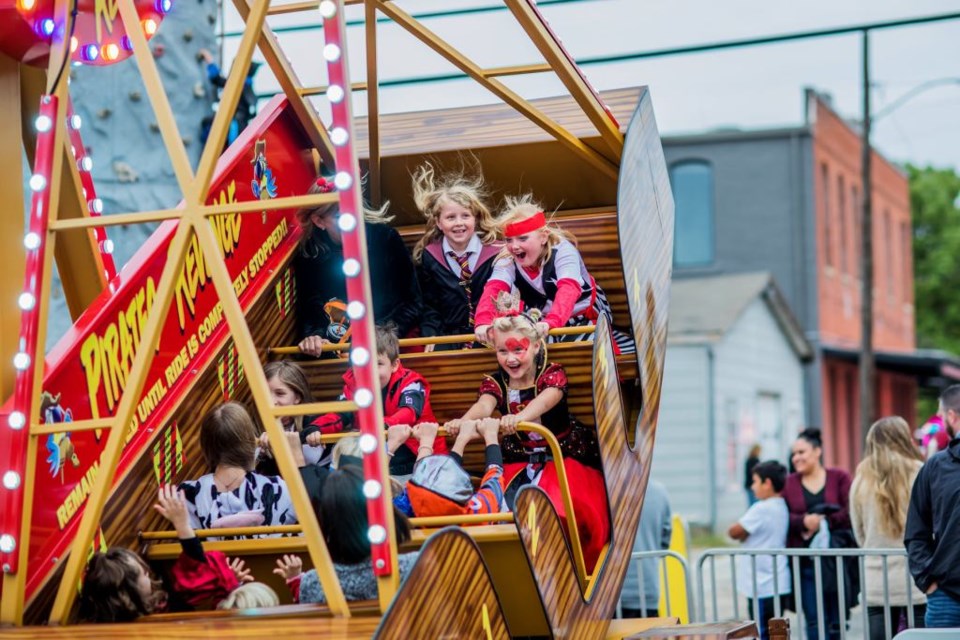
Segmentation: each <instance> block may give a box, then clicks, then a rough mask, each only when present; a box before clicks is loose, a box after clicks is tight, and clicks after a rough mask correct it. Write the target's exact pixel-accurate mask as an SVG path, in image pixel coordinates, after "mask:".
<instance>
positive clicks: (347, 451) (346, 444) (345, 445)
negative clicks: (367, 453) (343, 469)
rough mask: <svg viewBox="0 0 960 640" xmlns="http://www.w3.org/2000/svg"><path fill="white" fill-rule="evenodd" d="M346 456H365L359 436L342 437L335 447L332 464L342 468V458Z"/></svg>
mask: <svg viewBox="0 0 960 640" xmlns="http://www.w3.org/2000/svg"><path fill="white" fill-rule="evenodd" d="M344 456H347V457H351V458H361V459H362V458H363V451H361V450H360V438H358V437H357V436H347V437H346V438H341V439H340V441H338V442H337V444H335V445H334V447H333V453H332V454H331V462H330V466H332V467H333V468H334V469H339V468H340V459H341V458H343V457H344Z"/></svg>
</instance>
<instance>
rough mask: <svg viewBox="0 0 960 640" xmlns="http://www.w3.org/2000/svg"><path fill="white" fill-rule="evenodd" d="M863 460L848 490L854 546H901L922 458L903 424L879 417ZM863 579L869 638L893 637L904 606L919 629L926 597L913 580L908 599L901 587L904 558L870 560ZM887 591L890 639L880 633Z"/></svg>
mask: <svg viewBox="0 0 960 640" xmlns="http://www.w3.org/2000/svg"><path fill="white" fill-rule="evenodd" d="M864 454H865V455H864V458H863V460H862V461H861V462H860V464H859V465H857V474H856V477H855V478H854V480H853V484H852V485H851V487H850V522H851V524H852V525H853V533H854V535H855V536H856V538H857V544H859V545H860V546H861V547H863V548H865V549H891V548H898V547H899V548H902V547H903V530H904V526H905V525H906V522H907V506H908V505H909V504H910V492H911V490H912V489H913V482H914V480H916V478H917V473H919V471H920V467H921V466H923V458H922V456H921V455H920V452H919V451H918V450H917V447H916V445H915V444H914V442H913V435H912V434H911V431H910V427H909V426H908V425H907V422H906V420H904V419H903V418H901V417H899V416H891V417H887V418H881V419H880V420H878V421H876V422H875V423H873V426H871V427H870V431H868V432H867V440H866V446H865V448H864ZM864 562H865V563H866V564H865V570H866V573H865V574H864V577H863V584H864V590H865V591H866V604H867V615H868V619H869V627H870V628H869V633H868V638H870V640H873V639H874V638H887V637H892V636H894V635H896V633H897V628H898V626H899V622H900V620H901V618H903V619H906V618H907V611H906V607H907V605H908V603H911V602H912V604H913V605H914V623H915V624H919V626H923V618H924V613H925V609H926V604H925V603H926V600H927V598H926V596H925V595H924V594H923V593H921V592H920V590H918V589H917V588H916V587H915V586H913V584H912V581H911V584H910V585H909V588H910V589H911V591H912V595H911V596H910V598H909V600H908V594H907V586H908V585H907V584H905V583H904V576H905V575H907V573H906V566H905V564H906V558H902V557H897V556H893V557H889V558H887V560H886V579H884V562H883V558H881V557H880V556H873V557H870V556H868V557H867V559H866V560H865V561H864ZM885 582H886V583H887V584H888V586H889V590H890V605H891V609H890V635H889V636H888V635H887V633H886V631H885V629H884V626H885V625H884V610H883V609H884V606H883V605H884V598H883V585H884V583H885Z"/></svg>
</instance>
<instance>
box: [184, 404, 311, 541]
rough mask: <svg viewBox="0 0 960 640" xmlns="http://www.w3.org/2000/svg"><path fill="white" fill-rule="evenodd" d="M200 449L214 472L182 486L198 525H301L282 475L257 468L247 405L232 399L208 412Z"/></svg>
mask: <svg viewBox="0 0 960 640" xmlns="http://www.w3.org/2000/svg"><path fill="white" fill-rule="evenodd" d="M200 450H201V452H202V453H203V458H204V460H205V461H206V463H207V467H208V468H209V469H210V473H208V474H207V475H205V476H201V477H200V478H199V479H198V480H191V481H187V482H184V483H182V484H181V485H180V488H181V489H182V490H183V492H184V495H185V496H186V500H187V508H188V511H189V513H190V525H191V526H192V527H193V528H194V529H211V528H221V527H240V526H257V525H261V524H262V525H267V526H270V525H282V524H294V523H296V521H297V517H296V515H295V514H294V513H293V504H292V503H291V501H290V495H289V492H288V491H287V485H286V483H285V482H284V481H283V478H279V477H276V476H264V475H260V474H259V473H255V472H254V471H253V468H254V464H255V460H256V454H257V428H256V427H255V426H254V424H253V420H251V419H250V414H248V413H247V410H246V409H245V408H244V407H243V405H242V404H240V403H237V402H227V403H224V404H222V405H220V406H219V407H217V408H216V409H214V410H213V411H211V412H210V413H209V414H207V417H206V418H204V420H203V425H202V426H201V427H200Z"/></svg>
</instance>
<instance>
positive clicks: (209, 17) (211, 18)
mask: <svg viewBox="0 0 960 640" xmlns="http://www.w3.org/2000/svg"><path fill="white" fill-rule="evenodd" d="M207 22H209V23H210V24H217V16H215V15H213V14H212V13H208V14H207Z"/></svg>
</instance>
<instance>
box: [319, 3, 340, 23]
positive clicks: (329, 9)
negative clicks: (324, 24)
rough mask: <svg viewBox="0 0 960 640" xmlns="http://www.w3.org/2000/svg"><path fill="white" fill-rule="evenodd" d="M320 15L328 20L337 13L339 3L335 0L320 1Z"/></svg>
mask: <svg viewBox="0 0 960 640" xmlns="http://www.w3.org/2000/svg"><path fill="white" fill-rule="evenodd" d="M320 15H321V16H323V17H324V18H326V19H327V20H329V19H330V18H332V17H333V16H335V15H337V3H336V2H333V0H323V2H321V3H320Z"/></svg>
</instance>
